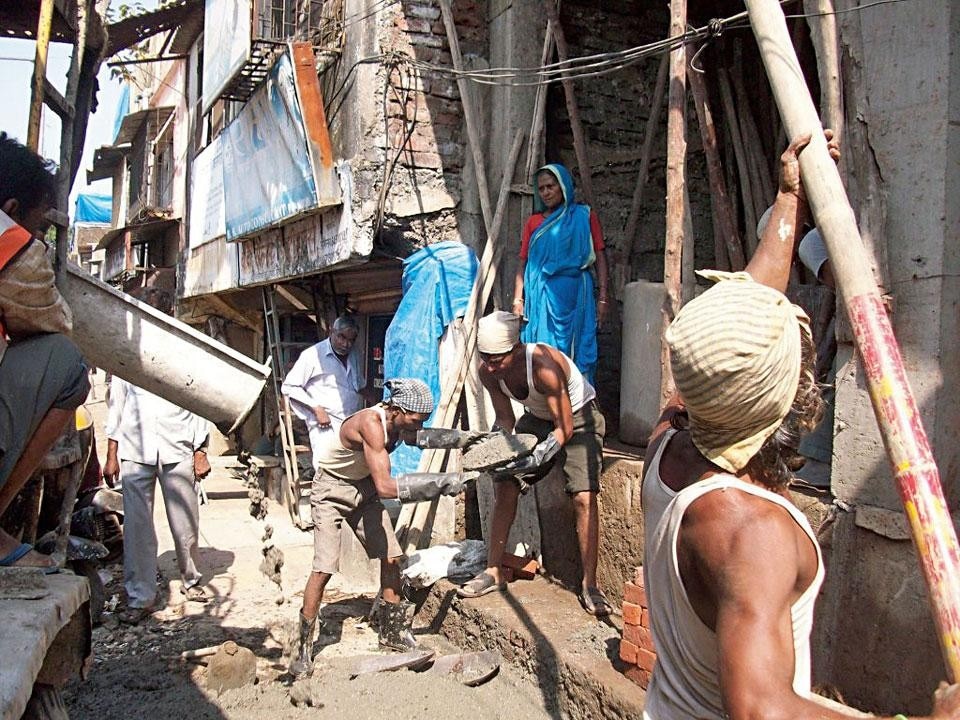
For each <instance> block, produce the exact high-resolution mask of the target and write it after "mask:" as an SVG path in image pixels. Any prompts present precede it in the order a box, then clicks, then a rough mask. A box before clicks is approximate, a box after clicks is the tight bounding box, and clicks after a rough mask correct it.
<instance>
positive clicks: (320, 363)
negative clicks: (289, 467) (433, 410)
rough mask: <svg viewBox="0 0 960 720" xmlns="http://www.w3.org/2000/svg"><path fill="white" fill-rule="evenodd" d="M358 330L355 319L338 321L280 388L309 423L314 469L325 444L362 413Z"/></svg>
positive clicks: (304, 354)
mask: <svg viewBox="0 0 960 720" xmlns="http://www.w3.org/2000/svg"><path fill="white" fill-rule="evenodd" d="M359 330H360V328H359V326H358V325H357V321H356V319H354V318H353V316H351V315H341V316H340V317H338V318H337V319H336V321H335V322H334V323H333V329H332V330H331V332H330V337H328V338H327V339H326V340H321V341H320V342H318V343H317V344H316V345H314V346H313V347H311V348H308V349H307V350H304V351H303V352H302V353H301V354H300V357H299V358H297V362H296V364H294V366H293V367H292V368H291V369H290V372H289V373H287V377H286V378H284V380H283V385H282V387H281V388H280V391H281V392H282V393H283V394H284V395H286V396H287V397H288V398H289V399H290V407H291V409H292V410H293V411H294V412H295V413H296V414H297V416H298V417H300V418H302V419H303V420H304V421H306V423H307V429H308V430H309V431H310V449H311V451H312V452H313V458H314V466H316V458H317V457H318V450H319V449H320V448H321V447H323V443H325V442H326V441H327V440H328V439H329V438H336V437H337V434H338V433H339V432H340V426H341V425H342V424H343V421H344V420H345V419H346V418H348V417H350V416H351V415H353V414H354V413H355V412H357V411H358V410H361V409H363V394H362V392H361V391H362V390H363V389H364V387H366V378H365V377H363V376H362V375H361V374H360V362H359V359H358V357H357V353H356V352H354V351H353V345H354V343H355V342H356V341H357V335H358V333H359Z"/></svg>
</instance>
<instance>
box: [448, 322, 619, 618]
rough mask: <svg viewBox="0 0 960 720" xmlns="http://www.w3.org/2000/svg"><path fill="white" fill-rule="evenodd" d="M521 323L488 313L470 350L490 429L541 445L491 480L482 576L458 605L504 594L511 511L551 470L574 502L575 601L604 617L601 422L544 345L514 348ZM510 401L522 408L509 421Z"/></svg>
mask: <svg viewBox="0 0 960 720" xmlns="http://www.w3.org/2000/svg"><path fill="white" fill-rule="evenodd" d="M520 322H521V319H520V318H519V317H518V316H516V315H514V314H512V313H507V312H501V311H498V312H495V313H492V314H490V315H487V316H486V317H484V318H482V319H481V320H480V326H479V330H478V333H477V349H478V351H479V353H480V360H481V366H480V381H481V382H482V383H483V386H484V387H485V388H486V389H487V392H488V393H490V399H491V401H492V402H493V408H494V410H495V411H496V415H497V425H498V426H499V427H500V428H501V429H503V430H505V431H507V432H518V433H532V434H534V435H536V436H537V437H538V438H539V440H540V443H539V444H538V445H537V446H536V447H535V448H534V450H533V453H532V454H531V455H530V456H529V457H527V458H523V459H521V460H518V461H517V462H516V463H514V464H513V466H512V467H509V468H506V469H505V471H506V472H505V474H504V475H502V476H501V477H497V476H495V480H498V482H497V483H496V501H495V506H494V510H493V519H492V521H491V526H490V537H489V539H488V543H489V548H488V558H487V568H486V570H484V571H483V572H482V573H480V574H479V575H477V577H475V578H474V579H473V580H471V581H470V582H468V583H467V584H466V585H464V586H463V588H461V590H460V595H461V596H462V597H478V596H480V595H485V594H487V593H489V592H494V591H496V590H502V589H504V588H505V587H506V585H505V583H504V581H503V577H502V571H501V568H500V564H501V560H502V559H503V553H504V547H505V545H506V542H507V537H508V536H509V534H510V526H511V525H512V524H513V519H514V516H515V515H516V511H517V499H518V497H519V494H520V488H521V484H520V483H518V482H516V481H515V478H516V476H517V475H518V474H519V476H520V479H521V480H522V481H523V483H533V482H536V481H538V480H540V479H542V478H543V477H544V476H546V474H547V473H548V472H549V471H550V469H551V468H552V467H553V466H554V465H557V466H558V467H560V468H562V470H563V475H564V477H565V479H566V491H567V494H568V495H569V496H570V498H571V500H572V501H573V507H574V513H575V515H576V529H577V539H578V541H579V549H580V560H581V563H582V566H583V579H582V583H581V588H580V592H579V594H578V597H579V598H580V602H581V604H582V605H583V607H584V609H585V610H586V611H587V612H588V613H590V614H592V615H608V614H609V613H610V610H611V606H610V603H609V602H608V601H607V599H606V597H605V596H604V594H603V592H602V591H601V590H600V589H599V588H598V587H597V547H598V544H599V535H600V519H599V512H598V509H597V494H598V493H599V492H600V470H601V466H602V463H603V434H604V430H605V426H604V419H603V415H602V414H601V413H600V410H599V409H598V408H597V403H596V400H595V399H594V398H595V396H596V392H595V390H594V389H593V386H592V385H591V384H590V383H589V382H588V381H587V380H586V379H585V378H584V377H583V375H582V374H581V373H580V370H578V369H577V366H576V365H575V364H574V362H573V361H572V360H571V359H570V358H569V357H567V356H566V355H565V354H564V353H562V352H560V351H559V350H557V349H556V348H553V347H550V346H549V345H541V344H535V343H530V344H527V343H522V342H520ZM511 400H516V401H517V402H519V403H521V404H522V405H523V407H524V410H525V412H524V414H523V416H522V417H521V418H520V419H519V421H518V420H516V418H515V416H514V413H513V406H512V405H511V402H510V401H511Z"/></svg>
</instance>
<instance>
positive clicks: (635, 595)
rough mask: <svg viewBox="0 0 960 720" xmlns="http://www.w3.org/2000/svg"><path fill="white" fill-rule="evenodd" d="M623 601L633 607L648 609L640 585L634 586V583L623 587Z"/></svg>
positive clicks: (645, 594)
mask: <svg viewBox="0 0 960 720" xmlns="http://www.w3.org/2000/svg"><path fill="white" fill-rule="evenodd" d="M623 600H624V602H630V603H633V604H634V605H639V606H640V607H642V608H645V607H648V605H647V593H646V592H645V591H644V589H643V586H642V585H635V584H634V583H627V584H626V585H624V586H623Z"/></svg>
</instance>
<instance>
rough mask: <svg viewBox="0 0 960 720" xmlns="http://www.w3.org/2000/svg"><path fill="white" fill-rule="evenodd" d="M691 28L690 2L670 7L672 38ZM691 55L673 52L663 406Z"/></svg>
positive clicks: (668, 389)
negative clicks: (688, 21) (667, 335)
mask: <svg viewBox="0 0 960 720" xmlns="http://www.w3.org/2000/svg"><path fill="white" fill-rule="evenodd" d="M686 26H687V0H672V1H671V3H670V31H669V32H670V36H671V37H676V36H677V35H682V34H683V32H684V30H685V29H686ZM686 66H687V53H686V46H684V45H679V46H678V47H677V48H675V49H674V50H672V51H671V52H670V92H669V101H668V110H667V223H666V224H667V231H666V237H665V239H664V248H663V287H664V299H663V322H662V324H661V329H660V330H661V332H660V406H661V407H663V406H664V405H666V403H667V401H668V400H669V399H670V398H671V397H672V396H673V393H674V384H673V374H672V373H671V372H670V350H669V348H668V347H667V342H666V340H665V339H664V334H665V333H666V331H667V328H668V327H669V326H670V323H671V322H673V318H675V317H676V315H677V312H679V310H680V304H681V283H682V277H683V272H682V254H683V235H684V232H683V231H684V215H685V213H684V202H683V198H684V192H685V188H684V186H685V185H686V177H685V175H686V161H687V140H686V130H687V118H686V115H687V113H686V108H687V83H686V77H687V72H686Z"/></svg>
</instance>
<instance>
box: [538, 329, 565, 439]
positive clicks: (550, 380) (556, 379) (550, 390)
mask: <svg viewBox="0 0 960 720" xmlns="http://www.w3.org/2000/svg"><path fill="white" fill-rule="evenodd" d="M533 384H534V385H535V386H536V389H537V390H539V391H540V392H541V393H543V394H544V395H545V396H546V399H547V408H548V409H549V410H550V417H551V419H552V420H553V435H554V437H556V438H557V442H558V443H560V445H561V446H562V445H565V444H566V442H567V441H568V440H569V439H570V438H571V437H573V408H572V407H571V405H570V395H569V393H568V392H567V371H566V370H564V368H563V367H562V366H561V365H560V363H559V362H557V360H556V358H554V357H553V355H552V354H551V353H550V352H549V351H548V350H546V349H544V348H542V347H537V349H536V350H535V351H534V353H533Z"/></svg>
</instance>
